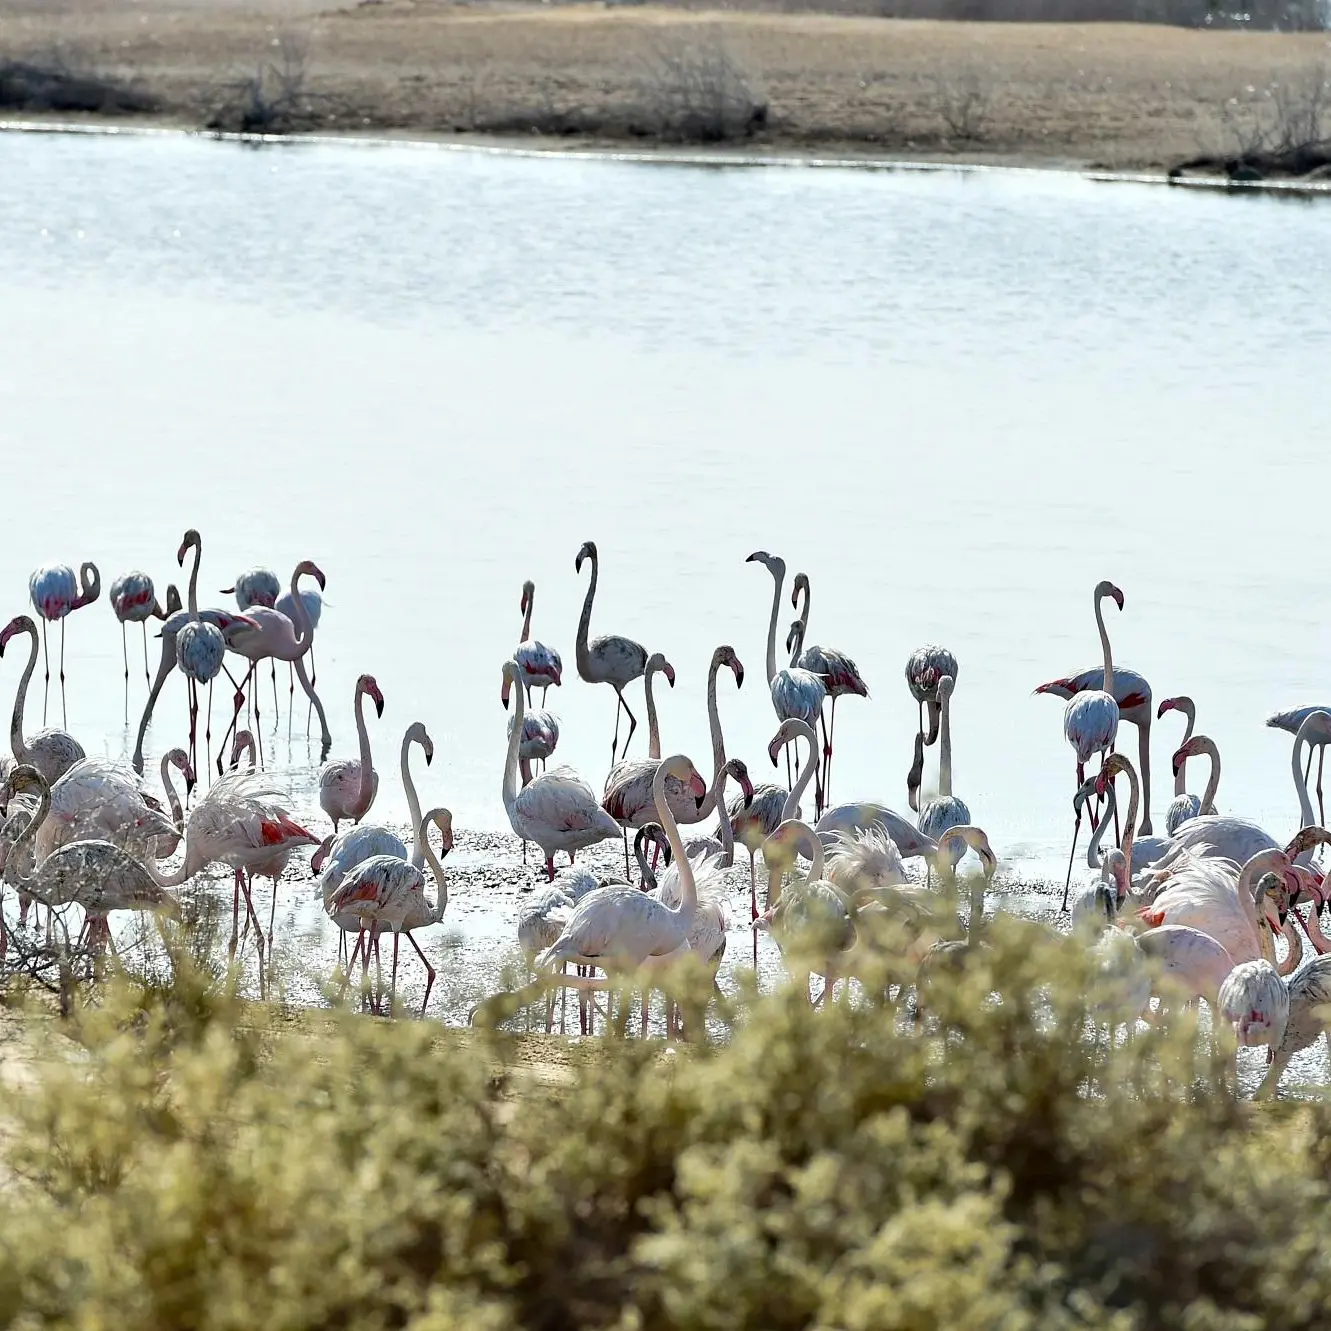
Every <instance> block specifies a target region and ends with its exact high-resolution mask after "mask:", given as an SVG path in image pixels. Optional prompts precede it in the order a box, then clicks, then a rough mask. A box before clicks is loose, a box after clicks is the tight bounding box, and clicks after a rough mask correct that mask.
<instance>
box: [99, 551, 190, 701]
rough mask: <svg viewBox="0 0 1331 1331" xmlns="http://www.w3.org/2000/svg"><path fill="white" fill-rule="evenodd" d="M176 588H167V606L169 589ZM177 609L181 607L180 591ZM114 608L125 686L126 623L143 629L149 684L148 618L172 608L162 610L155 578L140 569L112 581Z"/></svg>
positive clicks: (163, 614) (161, 616)
mask: <svg viewBox="0 0 1331 1331" xmlns="http://www.w3.org/2000/svg"><path fill="white" fill-rule="evenodd" d="M173 590H174V588H171V589H168V594H167V604H168V606H169V605H170V600H171V598H170V592H171V591H173ZM175 608H176V609H179V593H177V605H176V607H175ZM111 609H112V610H114V611H115V616H116V618H117V619H118V620H119V621H120V652H121V655H122V657H123V658H124V662H125V688H126V689H127V690H128V688H129V641H128V639H127V637H126V634H125V625H126V624H137V625H139V627H140V628H141V629H142V630H143V682H144V683H145V684H146V683H148V682H150V679H151V676H150V675H149V673H148V621H149V620H150V619H165V618H166V617H167V615H169V614H170V613H171V611H170V610H169V609H167V610H163V609H162V607H161V606H160V605H159V604H158V603H157V592H156V591H155V590H154V588H153V580H152V579H151V578H150V577H149V576H148V575H147V574H146V573H143V572H140V570H138V569H134V570H133V571H132V572H129V573H126V574H124V575H123V576H121V577H119V578H117V579H116V580H115V581H114V582H113V583H112V584H111Z"/></svg>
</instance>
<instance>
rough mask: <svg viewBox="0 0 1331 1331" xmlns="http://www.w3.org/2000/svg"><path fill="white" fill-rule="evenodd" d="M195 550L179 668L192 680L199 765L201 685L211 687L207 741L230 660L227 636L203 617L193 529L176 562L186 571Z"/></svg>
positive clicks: (192, 744)
mask: <svg viewBox="0 0 1331 1331" xmlns="http://www.w3.org/2000/svg"><path fill="white" fill-rule="evenodd" d="M191 549H192V550H193V551H194V567H193V568H192V569H190V575H189V593H188V600H189V619H188V621H187V622H186V623H184V624H182V625H181V626H180V628H179V629H178V630H177V632H176V666H177V667H178V668H179V670H180V673H181V674H182V675H184V676H185V678H186V679H187V680H188V681H189V753H190V761H191V762H193V763H195V764H196V765H197V763H198V746H197V744H196V735H197V731H198V723H199V693H198V689H199V685H200V684H207V685H208V719H207V721H206V722H205V732H204V739H205V742H207V743H209V744H211V743H212V737H213V680H215V679H216V678H217V676H218V675H220V674H221V673H222V664H223V661H224V660H225V658H226V637H225V635H224V634H223V633H222V630H221V629H220V628H218V627H217V625H216V624H212V623H209V622H208V621H207V620H205V619H201V618H200V617H199V563H200V561H201V560H202V559H203V539H202V537H200V535H199V533H198V532H197V531H196V530H195V529H194V528H193V527H191V528H190V529H189V531H187V532H186V533H185V536H184V539H183V540H182V541H181V543H180V548H179V549H178V550H177V551H176V563H177V564H179V565H180V566H181V568H184V566H185V554H186V552H187V551H189V550H191Z"/></svg>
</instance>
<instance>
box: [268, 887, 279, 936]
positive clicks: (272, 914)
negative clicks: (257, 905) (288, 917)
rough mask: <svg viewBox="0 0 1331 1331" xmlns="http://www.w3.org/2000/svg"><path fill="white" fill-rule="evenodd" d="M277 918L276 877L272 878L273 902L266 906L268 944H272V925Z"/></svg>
mask: <svg viewBox="0 0 1331 1331" xmlns="http://www.w3.org/2000/svg"><path fill="white" fill-rule="evenodd" d="M276 920H277V879H276V878H274V879H273V904H272V905H271V906H269V907H268V946H269V948H271V947H272V946H273V925H274V923H275V922H276Z"/></svg>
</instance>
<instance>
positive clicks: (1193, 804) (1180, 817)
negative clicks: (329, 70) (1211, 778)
mask: <svg viewBox="0 0 1331 1331" xmlns="http://www.w3.org/2000/svg"><path fill="white" fill-rule="evenodd" d="M1166 712H1182V713H1183V716H1184V719H1185V720H1186V722H1187V726H1186V728H1185V729H1184V731H1183V738H1182V739H1181V740H1179V744H1178V748H1177V749H1176V750H1175V752H1174V760H1175V761H1174V764H1173V766H1174V798H1173V799H1172V800H1171V801H1170V804H1169V810H1168V812H1166V814H1165V833H1166V835H1168V836H1173V835H1174V833H1175V832H1177V831H1178V830H1179V828H1180V827H1182V826H1183V824H1184V823H1186V822H1187V821H1188V819H1189V818H1196V817H1197V816H1198V815H1199V814H1203V813H1214V812H1215V806H1214V805H1213V804H1211V803H1209V802H1208V801H1207V800H1199V799H1198V798H1197V796H1196V795H1189V794H1188V774H1187V762H1188V758H1187V755H1186V754H1184V755H1183V758H1182V761H1179V755H1180V754H1181V753H1182V752H1183V749H1184V748H1185V747H1186V746H1187V743H1188V741H1189V740H1190V739H1191V738H1192V732H1193V728H1194V727H1195V726H1196V724H1197V704H1196V703H1194V702H1193V700H1192V699H1191V698H1189V697H1188V696H1187V695H1186V694H1180V695H1179V696H1178V697H1177V698H1166V699H1164V701H1163V702H1161V704H1160V706H1159V707H1157V708H1156V711H1155V719H1156V720H1157V721H1158V720H1160V718H1161V717H1162V716H1164V714H1165V713H1166ZM1217 761H1218V760H1217ZM1214 796H1215V792H1214V791H1212V793H1211V798H1214Z"/></svg>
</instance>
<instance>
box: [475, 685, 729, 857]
mask: <svg viewBox="0 0 1331 1331" xmlns="http://www.w3.org/2000/svg"><path fill="white" fill-rule="evenodd" d="M514 684H517V685H518V694H517V703H516V708H517V714H516V716H515V718H514V722H513V725H512V727H511V728H510V730H509V736H508V760H507V762H505V764H504V786H503V799H504V808H505V810H506V811H507V813H508V821H509V823H510V825H511V826H512V828H513V831H514V832H515V833H516V834H517V835H518V836H519V837H521V838H522V839H523V840H524V841H534V842H536V844H537V845H538V846H540V848H541V850H542V851H543V852H544V854H545V871H546V875H547V877H548V879H549V880H550V881H553V880H554V876H555V852H556V851H558V850H566V851H568V862H569V863H570V864H572V863H573V857H574V856H575V855H576V854H577V852H578V851H580V850H585V849H586V848H587V847H588V846H594V845H596V843H597V842H598V841H605V840H607V839H608V838H610V837H617V836H619V824H618V823H617V822H615V820H614V819H613V818H612V817H611V816H610V815H609V814H608V813H606V811H605V810H604V809H603V808H601V806H600V804H598V803H597V800H596V795H595V794H594V793H593V791H592V788H591V787H590V786H589V785H588V784H587V783H586V782H585V781H584V780H583V779H582V778H581V777H580V776H579V775H578V774H577V773H576V772H575V771H574V770H573V769H572V768H571V767H556V768H554V770H553V771H549V772H542V773H541V775H540V776H538V777H535V778H534V779H533V780H532V781H531V783H530V784H529V785H527V786H525V787H524V788H523V789H522V790H521V791H519V790H518V748H519V746H520V745H521V743H522V723H523V716H524V713H525V711H526V705H525V703H524V701H523V689H522V687H521V681H520V678H519V674H518V664H517V662H516V661H512V660H509V661H505V662H504V685H503V689H502V690H501V692H500V698H501V700H502V702H503V704H504V706H505V707H507V706H508V699H509V695H510V693H511V691H512V688H513V685H514ZM695 775H696V773H695ZM698 784H699V785H700V786H701V784H702V778H701V777H698ZM699 793H700V795H701V794H702V793H705V792H702V791H700V792H699Z"/></svg>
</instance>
